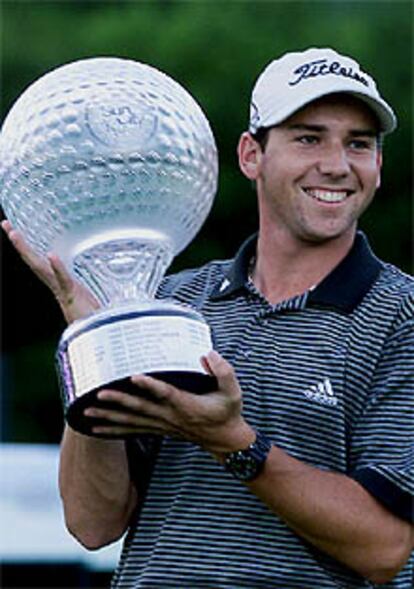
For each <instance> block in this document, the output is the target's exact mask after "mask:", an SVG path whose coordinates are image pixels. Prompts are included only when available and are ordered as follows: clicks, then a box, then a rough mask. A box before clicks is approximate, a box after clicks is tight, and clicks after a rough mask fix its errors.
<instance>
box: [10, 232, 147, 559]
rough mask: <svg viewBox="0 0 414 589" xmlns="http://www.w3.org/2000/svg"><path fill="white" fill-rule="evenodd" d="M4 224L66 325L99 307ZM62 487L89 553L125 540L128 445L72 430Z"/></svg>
mask: <svg viewBox="0 0 414 589" xmlns="http://www.w3.org/2000/svg"><path fill="white" fill-rule="evenodd" d="M1 225H2V228H3V230H4V231H5V233H6V235H7V236H8V238H9V240H10V242H11V243H12V245H13V246H14V247H15V249H16V250H17V252H18V253H19V254H20V256H21V258H22V259H23V261H24V262H25V263H26V264H27V265H28V266H29V267H30V268H31V270H32V271H33V272H34V273H35V274H36V276H37V277H38V278H39V279H40V280H41V281H42V282H43V283H44V284H45V285H46V286H47V287H48V288H49V289H50V291H51V292H52V293H53V295H54V297H55V298H56V300H57V302H58V304H59V305H60V307H61V310H62V313H63V315H64V317H65V319H66V321H67V322H68V323H71V322H72V321H74V320H76V319H80V318H82V317H86V316H87V315H89V314H90V313H92V312H93V311H94V310H95V309H96V308H98V306H99V305H98V302H97V300H96V299H95V298H94V297H93V295H92V294H91V293H90V292H89V291H88V290H87V289H86V288H85V287H83V286H82V285H81V284H80V283H79V282H77V281H75V280H74V279H73V277H72V276H71V275H70V274H69V272H68V271H67V270H66V268H65V267H64V265H63V264H62V262H61V261H60V259H59V258H57V257H56V256H54V255H49V256H48V257H47V258H45V257H41V256H38V255H37V254H36V253H35V252H34V251H33V250H32V249H31V248H30V247H29V246H28V244H27V243H26V242H25V241H24V239H23V237H22V236H21V235H20V233H19V232H17V231H15V230H14V229H13V227H12V226H11V224H10V223H9V221H3V222H2V224H1ZM59 486H60V493H61V497H62V500H63V506H64V512H65V519H66V523H67V526H68V528H69V530H70V531H71V532H72V534H73V535H75V536H76V537H77V539H78V540H79V541H80V542H81V543H82V544H84V545H85V546H87V547H88V548H91V549H93V548H98V547H99V546H103V545H105V544H108V543H110V542H112V541H114V540H116V539H117V538H119V537H120V536H121V535H122V533H123V532H124V530H125V529H126V527H127V526H128V522H129V519H130V517H131V514H132V512H133V511H134V509H135V507H136V504H137V499H138V498H137V492H136V489H135V485H133V484H132V483H131V481H130V477H129V469H128V461H127V455H126V450H125V443H124V442H122V441H115V440H100V439H95V438H91V437H88V436H84V435H82V434H79V433H77V432H75V431H74V430H73V429H71V428H70V427H69V426H66V428H65V432H64V435H63V440H62V444H61V454H60V471H59Z"/></svg>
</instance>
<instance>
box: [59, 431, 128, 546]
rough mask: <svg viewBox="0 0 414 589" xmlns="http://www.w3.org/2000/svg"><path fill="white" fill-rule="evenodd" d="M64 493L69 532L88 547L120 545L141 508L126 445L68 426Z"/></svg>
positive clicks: (62, 462) (61, 481) (63, 449)
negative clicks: (85, 433)
mask: <svg viewBox="0 0 414 589" xmlns="http://www.w3.org/2000/svg"><path fill="white" fill-rule="evenodd" d="M59 488H60V494H61V497H62V501H63V506H64V513H65V521H66V525H67V527H68V529H69V531H70V532H71V533H72V534H73V535H74V536H75V537H76V538H77V539H78V540H79V542H81V543H82V544H83V545H84V546H86V548H89V549H91V550H93V549H95V548H100V547H101V546H104V545H105V544H109V543H111V542H114V541H115V540H118V538H120V537H121V536H122V534H123V533H124V532H125V530H126V529H127V527H128V524H129V521H130V518H131V515H132V513H133V512H134V510H135V508H136V506H137V500H138V496H137V491H136V488H135V485H134V484H133V483H132V482H131V480H130V476H129V468H128V459H127V455H126V451H125V443H124V442H123V441H120V440H100V439H97V438H96V439H95V438H91V437H88V436H84V435H82V434H79V433H77V432H75V431H74V430H72V429H71V428H70V427H69V426H66V428H65V432H64V435H63V440H62V444H61V454H60V467H59Z"/></svg>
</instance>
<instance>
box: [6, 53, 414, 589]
mask: <svg viewBox="0 0 414 589" xmlns="http://www.w3.org/2000/svg"><path fill="white" fill-rule="evenodd" d="M395 126H396V119H395V116H394V113H393V111H392V109H391V108H390V107H389V106H388V105H387V103H386V102H384V100H383V99H382V98H381V97H380V95H379V93H378V91H377V89H376V86H375V83H374V81H373V80H372V78H371V77H370V76H369V75H368V74H366V73H365V72H363V71H362V70H361V69H360V67H359V65H358V64H357V63H356V62H355V61H354V60H351V59H349V58H348V57H344V56H341V55H339V54H337V53H336V52H334V51H333V50H331V49H310V50H308V51H305V52H302V53H290V54H287V55H285V56H283V57H282V58H280V59H278V60H276V61H274V62H272V63H271V64H270V65H269V66H268V67H267V68H266V69H265V71H264V72H263V73H262V75H261V76H260V77H259V79H258V81H257V83H256V85H255V88H254V90H253V96H252V103H251V118H250V124H249V130H248V131H246V132H245V133H243V134H242V136H241V138H240V142H239V146H238V154H239V165H240V169H241V171H242V173H243V174H244V175H245V176H246V177H247V178H248V179H249V180H251V181H253V182H254V184H255V186H256V191H257V198H258V207H259V219H260V223H259V231H258V234H257V235H254V236H252V237H250V238H249V239H248V240H247V241H246V242H245V243H244V244H243V245H242V246H241V248H240V250H239V251H238V253H237V254H236V256H235V258H234V259H233V260H228V261H213V262H210V263H208V264H206V265H205V266H204V267H202V268H199V269H196V270H188V271H184V272H182V273H180V274H178V275H173V276H170V277H167V278H166V279H165V280H164V282H163V284H162V285H161V288H160V290H159V292H158V296H159V297H174V298H175V299H177V300H178V301H181V302H185V303H188V304H191V305H194V306H196V307H197V308H198V309H199V310H200V311H201V312H202V313H203V315H204V316H205V318H206V319H207V321H208V322H209V324H210V325H211V327H212V330H213V333H214V342H215V348H216V350H215V351H212V352H211V353H210V354H208V355H207V356H206V357H205V358H202V359H201V362H202V363H203V365H204V367H205V369H206V370H207V371H209V372H211V373H212V374H214V375H215V376H216V377H217V381H218V388H217V390H216V391H213V392H212V393H208V394H205V395H194V394H191V393H188V392H186V391H183V390H180V389H177V388H174V387H172V386H171V385H168V384H165V383H163V382H160V381H158V380H155V379H153V378H151V377H150V376H148V375H135V376H133V377H132V382H133V383H135V385H137V387H140V388H141V389H146V391H147V395H146V397H145V398H143V397H140V396H139V395H137V396H135V395H129V394H126V393H122V392H120V391H115V390H103V391H101V392H100V393H99V398H100V400H101V401H102V402H103V403H104V402H105V401H107V402H110V405H108V406H107V407H105V406H101V407H100V408H98V407H96V408H89V409H87V410H86V413H87V415H88V417H89V419H91V420H94V419H96V418H102V417H103V418H105V419H106V420H108V421H109V425H105V426H103V425H98V422H97V424H96V426H95V427H94V432H95V433H96V434H101V435H125V434H129V435H130V438H129V439H128V441H127V442H123V441H119V440H102V439H93V438H88V437H86V436H83V435H81V434H79V433H76V432H74V431H73V430H71V429H70V427H68V426H67V427H66V430H65V435H64V439H63V442H62V452H61V467H60V488H61V494H62V498H63V503H64V508H65V514H66V521H67V525H68V527H69V529H70V530H71V531H72V533H73V534H74V535H75V536H76V537H77V538H78V539H79V540H80V541H81V542H82V543H83V544H84V545H86V546H87V547H89V548H91V549H93V548H98V547H99V546H102V545H104V544H107V543H109V542H111V541H113V540H115V539H117V538H118V537H119V536H120V535H121V534H122V533H123V532H124V531H126V530H128V535H127V538H126V541H125V546H124V550H123V553H122V557H121V560H120V564H119V567H118V569H117V571H116V573H115V576H114V580H113V587H114V588H115V587H116V588H119V589H144V588H152V589H160V588H161V587H162V588H167V587H170V588H173V589H196V588H201V587H205V588H209V589H220V588H223V589H225V588H227V589H241V588H242V587H245V588H250V589H255V588H262V589H273V588H275V589H288V588H297V589H307V588H308V589H322V588H332V589H334V588H337V587H344V588H345V587H346V588H347V589H352V588H366V587H374V586H376V585H377V584H386V586H387V587H393V588H400V589H408V588H409V587H411V580H412V573H413V569H412V560H411V559H410V553H411V550H412V547H413V536H414V535H413V528H412V525H411V523H410V521H411V519H412V507H413V503H412V486H413V484H412V483H413V481H412V478H411V476H410V469H412V453H411V445H412V441H413V419H412V417H413V398H414V395H413V392H414V390H413V389H414V385H413V378H414V361H413V343H414V341H413V338H414V329H413V322H414V320H413V315H414V304H413V301H414V281H413V279H412V278H411V277H409V276H407V275H405V274H403V273H402V272H401V271H400V270H398V269H397V268H395V267H393V266H391V265H389V264H386V263H384V262H382V261H380V260H379V259H378V258H376V257H375V255H374V254H373V253H372V251H371V249H370V247H369V245H368V241H367V239H366V237H365V236H364V235H363V234H362V233H360V232H358V231H357V223H358V219H359V217H360V216H361V214H362V213H363V211H364V210H365V209H366V208H367V206H368V205H369V204H370V203H371V201H372V199H373V197H374V194H375V191H376V189H377V188H378V186H379V184H380V171H381V163H382V154H381V144H382V137H383V135H384V134H386V133H389V132H391V131H392V130H393V129H394V128H395ZM3 226H4V228H5V230H6V231H7V233H8V234H9V237H10V239H11V241H12V242H13V243H14V244H15V246H16V248H17V249H18V250H19V251H20V253H21V255H22V257H23V258H24V259H25V261H26V262H27V263H28V264H29V265H30V266H31V267H32V268H33V269H34V271H35V272H36V273H37V274H38V275H39V276H40V277H41V279H42V280H44V282H46V283H47V284H48V285H49V287H50V288H51V290H52V291H53V292H54V294H55V296H56V297H57V299H58V301H59V303H60V305H61V307H62V309H63V312H64V314H65V317H66V318H67V319H68V320H69V321H71V320H73V319H75V318H77V317H80V316H83V315H85V314H87V313H88V312H90V310H92V308H93V307H94V301H92V300H91V297H90V295H89V293H87V292H86V291H85V290H84V289H83V288H82V287H81V286H80V285H79V284H77V283H75V282H74V281H73V279H72V278H71V277H70V275H69V274H68V273H67V271H66V270H65V268H64V267H63V266H62V264H61V263H60V261H59V260H58V259H56V257H54V256H50V257H49V260H48V262H44V261H40V260H39V259H38V258H36V256H35V255H34V254H33V252H31V251H30V250H29V248H28V247H27V245H26V244H25V243H24V242H23V240H22V239H21V237H20V236H19V235H18V234H17V233H16V232H15V231H13V230H12V228H11V227H10V225H9V224H8V223H7V222H6V223H4V224H3ZM137 390H138V389H137Z"/></svg>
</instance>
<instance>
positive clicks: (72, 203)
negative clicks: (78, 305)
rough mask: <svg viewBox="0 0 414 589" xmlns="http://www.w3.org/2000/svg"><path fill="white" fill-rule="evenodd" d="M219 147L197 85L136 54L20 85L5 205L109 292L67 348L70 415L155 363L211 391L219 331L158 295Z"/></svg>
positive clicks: (5, 167) (36, 243)
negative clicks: (208, 359) (207, 359)
mask: <svg viewBox="0 0 414 589" xmlns="http://www.w3.org/2000/svg"><path fill="white" fill-rule="evenodd" d="M217 175H218V163H217V150H216V145H215V141H214V137H213V134H212V132H211V129H210V126H209V123H208V121H207V119H206V117H205V115H204V114H203V112H202V110H201V108H200V107H199V106H198V104H197V103H196V102H195V100H194V99H193V98H192V96H191V95H190V94H189V93H188V92H187V91H186V90H185V89H184V88H183V87H182V86H181V85H179V84H178V83H177V82H175V81H174V80H172V79H171V78H170V77H168V76H167V75H165V74H164V73H162V72H160V71H158V70H157V69H155V68H153V67H151V66H148V65H145V64H142V63H139V62H136V61H132V60H127V59H119V58H109V57H108V58H103V57H102V58H91V59H84V60H80V61H77V62H73V63H70V64H67V65H64V66H61V67H59V68H57V69H55V70H53V71H52V72H49V73H47V74H46V75H44V76H42V77H41V78H40V79H38V80H37V81H36V82H34V83H33V84H32V85H31V86H29V88H28V89H27V90H26V91H25V92H23V94H22V95H21V96H20V97H19V98H18V100H17V101H16V102H15V104H14V105H13V107H12V108H11V110H10V112H9V114H8V115H7V117H6V119H5V121H4V124H3V127H2V129H1V133H0V181H1V188H0V191H1V204H2V207H3V209H4V211H5V214H6V216H7V217H8V219H9V220H10V221H11V223H12V224H13V226H14V227H15V228H16V229H17V230H19V231H20V232H21V233H22V234H23V235H24V237H25V239H26V240H27V242H28V243H29V244H30V245H31V247H33V249H34V250H35V251H36V252H37V253H39V254H40V255H46V254H47V253H48V252H50V251H53V252H55V253H56V254H58V255H59V256H60V258H61V259H62V260H63V262H64V263H65V264H66V266H67V267H68V268H69V270H70V271H71V272H72V273H73V274H74V275H75V276H76V277H77V278H78V279H79V280H80V281H82V282H83V283H84V284H85V285H87V287H88V288H89V289H91V290H92V292H93V293H94V294H95V296H96V297H97V299H98V300H99V301H100V303H101V305H102V308H101V309H100V310H98V311H96V312H95V313H93V314H92V315H90V316H89V317H87V318H85V319H81V320H78V321H75V322H74V323H73V324H71V325H70V326H69V327H68V328H67V329H66V330H65V332H64V333H63V335H62V337H61V339H60V342H59V345H58V350H57V364H58V373H59V376H60V383H61V393H62V400H63V405H64V411H65V417H66V419H67V421H68V423H69V424H70V425H71V426H72V427H73V428H74V429H77V430H78V431H81V432H83V433H87V434H90V433H91V425H90V421H89V420H88V418H86V417H85V416H83V410H84V409H85V408H86V407H87V406H88V405H91V404H96V403H99V401H98V400H97V399H96V393H97V392H98V391H99V390H100V389H101V388H103V387H104V386H108V385H112V386H116V387H118V388H121V389H122V390H128V391H134V390H136V389H133V388H131V385H129V380H128V377H129V376H130V375H132V374H135V373H147V374H151V375H154V376H156V377H159V378H162V379H164V380H166V381H168V382H172V383H173V384H177V385H178V386H182V387H183V388H185V389H187V390H190V391H194V392H197V391H199V392H202V391H208V390H211V389H212V388H214V386H215V381H214V379H213V377H211V376H210V375H208V374H206V372H205V371H204V369H203V367H202V366H201V364H200V357H201V356H202V355H203V354H205V353H207V352H208V351H209V350H210V349H211V347H212V343H211V334H210V329H209V327H208V325H207V323H206V322H205V320H204V319H203V317H202V316H201V314H200V313H199V312H198V311H196V310H195V309H193V308H191V307H189V306H184V305H181V304H180V305H179V304H177V303H176V302H174V301H172V300H157V299H156V298H155V292H156V290H157V288H158V286H159V283H160V281H161V279H162V278H163V276H164V274H165V271H166V270H167V268H168V266H169V265H170V264H171V261H172V259H173V258H174V257H175V256H176V255H177V254H178V253H180V252H181V251H182V250H183V249H184V248H185V247H186V246H187V245H188V243H189V242H190V241H191V240H192V239H193V238H194V236H195V235H196V234H197V232H198V231H199V229H200V228H201V226H202V224H203V223H204V221H205V219H206V217H207V215H208V213H209V211H210V209H211V206H212V203H213V199H214V196H215V193H216V189H217Z"/></svg>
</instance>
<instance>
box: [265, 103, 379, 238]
mask: <svg viewBox="0 0 414 589" xmlns="http://www.w3.org/2000/svg"><path fill="white" fill-rule="evenodd" d="M377 135H378V130H377V123H376V120H375V117H374V116H373V114H372V113H371V111H370V110H369V109H368V107H366V106H365V105H364V104H363V103H362V102H361V101H359V100H358V99H355V98H353V97H347V96H343V95H342V96H340V97H338V96H337V97H333V96H332V97H324V98H323V99H320V100H318V101H315V102H313V103H311V104H310V105H308V106H307V107H305V108H303V109H302V110H300V111H298V112H297V113H295V114H294V115H293V116H292V117H290V118H289V119H288V120H286V121H285V122H284V123H283V124H281V125H279V126H277V127H274V128H272V129H270V131H269V137H268V141H267V145H266V148H265V150H264V152H261V151H260V152H259V153H258V154H257V158H258V159H257V175H256V177H255V178H254V179H255V180H256V184H257V192H258V198H259V210H260V216H261V221H262V222H264V223H268V224H269V223H270V224H271V225H270V227H271V228H272V229H277V230H279V231H282V233H284V234H285V235H286V237H288V236H289V237H290V238H293V239H295V240H300V241H307V242H309V241H312V242H322V241H325V240H330V239H333V238H337V237H339V236H343V235H344V234H348V235H351V234H353V232H354V231H355V228H356V222H357V219H358V218H359V217H360V215H361V214H362V212H363V211H364V210H365V209H366V208H367V206H368V205H369V204H370V202H371V200H372V198H373V196H374V194H375V191H376V189H377V188H378V186H379V183H380V169H381V152H380V148H379V146H378V145H377V139H376V138H377Z"/></svg>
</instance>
